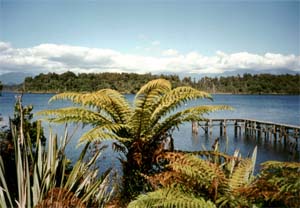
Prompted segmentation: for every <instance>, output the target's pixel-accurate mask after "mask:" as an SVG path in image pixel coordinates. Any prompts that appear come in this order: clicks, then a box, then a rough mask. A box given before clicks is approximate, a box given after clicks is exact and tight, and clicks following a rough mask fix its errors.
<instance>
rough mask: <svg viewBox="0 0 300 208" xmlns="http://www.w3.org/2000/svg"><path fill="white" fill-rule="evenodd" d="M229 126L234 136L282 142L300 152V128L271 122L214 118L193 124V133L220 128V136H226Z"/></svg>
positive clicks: (209, 132)
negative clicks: (231, 127) (242, 135)
mask: <svg viewBox="0 0 300 208" xmlns="http://www.w3.org/2000/svg"><path fill="white" fill-rule="evenodd" d="M229 126H233V131H234V135H235V136H238V135H241V134H242V133H244V134H245V136H247V137H253V138H256V139H264V140H265V141H272V140H273V141H274V142H282V143H284V144H288V146H289V149H291V150H292V151H293V152H295V151H296V152H300V150H299V149H298V147H300V145H298V143H299V138H300V126H296V125H288V124H281V123H274V122H269V121H260V120H253V119H241V118H226V119H224V118H214V119H207V120H204V121H200V122H192V133H193V134H198V132H199V129H202V130H203V131H204V134H206V135H208V134H210V135H211V134H212V131H213V128H214V127H217V128H219V132H220V136H221V137H222V136H226V135H227V131H228V128H227V127H229Z"/></svg>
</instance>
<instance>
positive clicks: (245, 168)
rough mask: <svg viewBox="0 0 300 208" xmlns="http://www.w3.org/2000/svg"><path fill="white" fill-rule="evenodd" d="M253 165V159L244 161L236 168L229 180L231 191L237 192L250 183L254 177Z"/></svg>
mask: <svg viewBox="0 0 300 208" xmlns="http://www.w3.org/2000/svg"><path fill="white" fill-rule="evenodd" d="M252 170H253V163H252V160H251V159H243V160H241V161H240V162H239V164H238V165H237V166H236V167H235V168H234V170H233V173H232V174H231V177H230V179H229V182H228V185H229V187H230V188H231V190H233V191H234V190H236V189H238V188H240V187H243V186H244V185H246V184H248V183H249V182H250V178H251V176H252Z"/></svg>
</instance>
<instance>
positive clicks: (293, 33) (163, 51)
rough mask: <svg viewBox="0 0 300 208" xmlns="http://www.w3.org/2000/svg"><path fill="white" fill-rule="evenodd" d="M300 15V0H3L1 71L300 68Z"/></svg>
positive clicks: (295, 69)
mask: <svg viewBox="0 0 300 208" xmlns="http://www.w3.org/2000/svg"><path fill="white" fill-rule="evenodd" d="M299 13H300V2H299V1H269V0H262V1H256V0H254V1H201V0H198V1H196V0H184V1H183V0H182V1H179V0H148V1H146V0H139V1H138V0H127V1H126V0H102V1H101V0H99V1H76V0H75V1H71V0H69V1H66V0H65V1H64V0H61V1H57V0H52V1H50V0H49V1H47V0H40V1H25V0H18V1H17V0H11V1H7V0H2V1H1V7H0V41H1V44H2V46H1V45H0V49H1V48H2V50H0V73H1V72H2V73H4V72H9V71H18V70H20V69H21V68H22V67H23V68H25V69H27V68H28V70H30V69H29V67H31V68H32V70H33V71H35V72H37V70H38V69H39V68H40V70H41V72H44V71H45V72H46V71H53V70H54V71H56V72H61V71H63V70H73V71H76V72H93V71H95V72H101V71H110V70H112V71H120V72H123V71H124V72H140V73H144V72H156V73H159V72H176V73H177V72H178V73H181V72H185V71H186V72H188V73H215V74H217V73H223V72H225V71H226V70H227V71H228V70H229V71H230V70H243V69H255V70H268V69H272V70H274V69H286V70H292V71H297V72H298V71H299V63H300V61H299V55H300V52H299V47H300V43H299V37H300V29H299V25H300V22H299V21H300V16H299ZM8 49H9V50H8ZM93 49H94V50H93ZM9 51H10V52H9ZM20 51H21V52H20ZM41 51H42V52H41ZM45 51H47V52H45ZM57 51H60V53H59V55H57V54H55V53H56V52H57ZM74 51H75V52H74ZM73 52H74V53H73ZM41 54H43V55H41ZM87 54H89V55H87ZM1 56H2V59H1ZM12 56H14V57H13V59H12V60H10V61H8V60H7V58H8V57H12ZM58 56H59V57H58ZM95 57H98V58H99V60H102V61H100V62H99V61H95ZM176 57H177V59H176ZM33 59H35V60H33ZM74 59H76V61H74V62H81V63H80V64H78V65H77V66H76V64H74V63H72V64H70V63H69V62H70V60H74ZM125 59H126V60H125ZM1 60H2V61H1ZM86 60H89V62H87V61H86ZM91 60H92V61H91ZM103 60H106V63H104V62H103ZM124 60H125V61H124ZM199 60H201V61H199ZM107 61H108V62H107ZM129 61H130V62H136V63H137V64H133V63H128V62H129ZM277 62H278V63H277ZM283 62H284V63H283ZM26 63H27V65H26ZM108 63H110V64H108ZM220 63H221V65H220ZM228 63H229V64H228ZM45 64H46V65H47V64H49V66H48V65H47V66H45V67H44V68H43V67H42V66H43V65H45ZM84 64H86V65H85V66H89V67H82V66H83V65H84ZM235 64H236V65H235ZM145 65H148V66H149V67H147V66H145ZM180 67H181V68H182V70H179V68H180Z"/></svg>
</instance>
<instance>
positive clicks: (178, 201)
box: [128, 187, 216, 208]
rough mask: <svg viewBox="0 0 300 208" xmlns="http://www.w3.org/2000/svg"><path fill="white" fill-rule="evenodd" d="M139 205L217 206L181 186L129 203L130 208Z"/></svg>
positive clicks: (196, 207) (197, 207)
mask: <svg viewBox="0 0 300 208" xmlns="http://www.w3.org/2000/svg"><path fill="white" fill-rule="evenodd" d="M137 207H139V208H140V207H145V208H147V207H162V208H164V207H166V208H169V207H186V208H194V207H195V208H202V207H203V208H206V207H207V208H213V207H216V206H215V205H214V204H213V203H212V202H211V201H205V199H203V198H200V197H195V196H194V195H192V194H190V193H187V192H183V191H182V190H180V189H179V188H176V187H171V188H164V189H159V190H157V191H154V192H150V193H148V194H146V195H140V196H138V198H137V199H136V200H134V201H132V202H131V203H130V204H129V205H128V208H137Z"/></svg>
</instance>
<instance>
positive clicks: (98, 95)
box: [49, 89, 131, 123]
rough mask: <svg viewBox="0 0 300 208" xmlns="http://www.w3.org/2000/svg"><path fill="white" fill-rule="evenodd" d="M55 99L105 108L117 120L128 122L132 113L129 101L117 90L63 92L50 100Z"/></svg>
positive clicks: (99, 108) (100, 108)
mask: <svg viewBox="0 0 300 208" xmlns="http://www.w3.org/2000/svg"><path fill="white" fill-rule="evenodd" d="M55 100H70V101H72V102H73V103H76V104H81V105H83V106H86V107H92V108H97V109H98V110H104V111H105V112H107V114H108V115H110V116H111V117H112V118H114V120H115V121H116V122H120V121H121V122H123V123H124V122H126V121H127V120H128V118H129V117H130V114H131V109H130V105H129V103H128V102H127V101H126V99H125V98H124V96H123V95H122V94H121V93H119V92H118V91H116V90H112V89H102V90H99V91H97V92H93V93H84V94H83V93H61V94H58V95H55V96H53V97H52V98H51V99H50V100H49V102H52V101H55Z"/></svg>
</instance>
